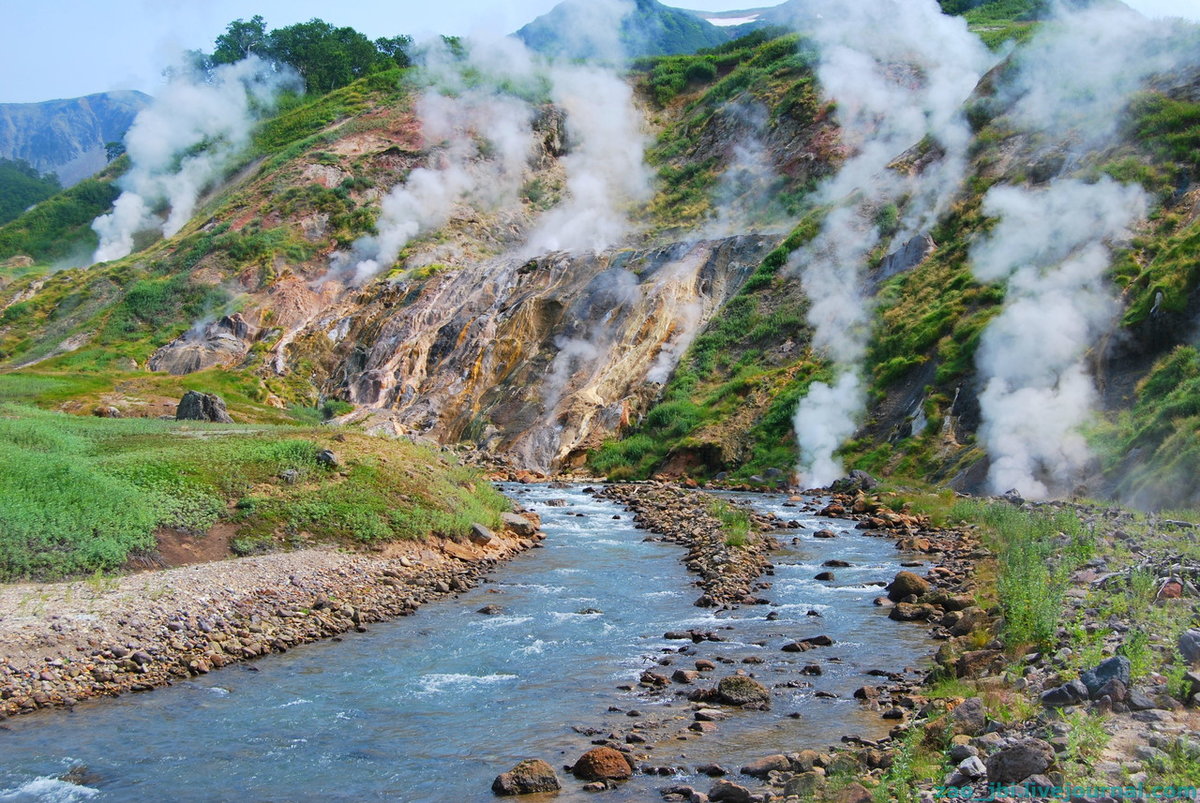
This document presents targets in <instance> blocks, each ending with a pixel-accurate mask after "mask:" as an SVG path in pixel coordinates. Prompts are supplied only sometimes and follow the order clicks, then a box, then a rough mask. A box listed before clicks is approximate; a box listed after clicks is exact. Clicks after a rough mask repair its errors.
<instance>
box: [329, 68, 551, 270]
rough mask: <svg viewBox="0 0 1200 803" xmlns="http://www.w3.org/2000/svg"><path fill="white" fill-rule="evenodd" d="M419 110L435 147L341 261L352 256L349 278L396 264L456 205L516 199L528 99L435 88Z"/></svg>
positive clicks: (525, 155) (489, 205)
mask: <svg viewBox="0 0 1200 803" xmlns="http://www.w3.org/2000/svg"><path fill="white" fill-rule="evenodd" d="M417 110H418V114H419V116H420V118H421V123H422V130H423V133H424V136H425V141H426V145H427V146H434V147H436V148H437V150H436V151H435V152H434V153H433V154H432V155H431V157H430V159H429V164H428V165H427V166H425V167H419V168H417V169H416V170H413V171H412V172H411V173H410V174H409V176H408V178H407V179H406V180H405V181H404V182H403V183H401V184H397V185H396V186H395V187H393V188H392V190H391V192H389V193H388V194H387V196H386V197H385V198H384V199H383V202H382V205H381V209H380V215H379V220H378V221H377V223H376V229H377V234H374V235H371V236H368V237H364V238H362V239H360V240H359V241H358V242H356V243H355V244H354V249H353V253H352V254H351V255H340V257H339V259H338V260H337V261H335V265H334V267H335V270H337V269H338V268H340V267H342V268H344V266H345V265H346V264H347V263H348V262H350V261H352V262H353V268H352V270H353V273H352V274H351V276H350V277H349V283H350V284H353V285H358V284H362V283H363V282H365V281H367V280H368V279H370V278H372V277H373V276H375V275H376V274H378V273H379V272H380V271H382V270H386V269H388V268H390V267H391V266H392V264H393V263H395V261H396V258H397V257H398V256H399V255H400V252H401V250H403V248H404V246H406V245H407V244H408V243H409V242H410V241H411V240H412V239H413V238H414V237H416V236H418V235H420V234H424V233H426V232H429V231H433V230H434V229H438V228H441V227H442V226H444V225H446V224H447V223H449V222H450V218H451V215H452V214H453V212H454V208H455V206H456V205H457V204H460V203H470V204H473V205H475V206H476V207H480V208H483V209H486V210H495V209H498V208H501V207H504V206H509V205H514V204H516V203H517V191H518V190H519V189H520V187H521V182H522V178H523V176H524V171H525V167H526V163H527V162H528V160H529V156H530V153H531V151H532V146H533V139H532V136H533V132H532V128H531V121H532V117H533V111H532V109H531V108H530V107H529V106H528V105H527V104H525V103H523V102H521V101H519V100H518V99H516V98H513V97H508V96H503V95H495V94H492V93H489V92H486V91H483V90H468V91H465V92H463V93H462V94H459V95H457V96H454V97H452V96H449V95H444V94H441V93H440V92H438V91H435V90H429V91H427V92H425V94H424V95H422V97H421V99H420V101H419V102H418V104H417ZM485 149H486V150H487V152H488V156H487V157H486V158H485V157H484V155H483V154H484V150H485Z"/></svg>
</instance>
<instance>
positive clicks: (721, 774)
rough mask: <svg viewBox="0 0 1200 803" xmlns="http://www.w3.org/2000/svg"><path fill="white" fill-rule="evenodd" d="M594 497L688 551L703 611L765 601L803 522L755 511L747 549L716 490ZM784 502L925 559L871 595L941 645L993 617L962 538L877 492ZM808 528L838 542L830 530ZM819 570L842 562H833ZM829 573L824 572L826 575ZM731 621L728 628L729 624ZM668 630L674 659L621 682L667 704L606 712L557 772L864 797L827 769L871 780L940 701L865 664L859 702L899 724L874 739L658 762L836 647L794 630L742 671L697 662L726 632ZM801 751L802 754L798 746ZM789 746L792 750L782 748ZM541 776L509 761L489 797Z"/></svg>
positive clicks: (808, 674)
mask: <svg viewBox="0 0 1200 803" xmlns="http://www.w3.org/2000/svg"><path fill="white" fill-rule="evenodd" d="M596 494H597V495H598V496H600V497H602V498H606V499H610V500H614V501H617V502H620V503H621V504H623V505H625V506H626V508H627V509H629V510H630V511H632V512H633V513H634V515H635V521H636V522H637V523H638V525H639V526H640V527H642V528H644V529H646V530H649V531H650V532H652V533H654V534H655V535H654V536H653V537H657V538H659V539H661V540H664V541H668V542H671V543H676V544H679V545H680V546H682V547H684V548H685V549H686V550H687V552H686V553H685V556H684V558H683V560H684V562H685V564H686V566H687V567H688V569H689V570H690V571H691V572H693V573H695V574H696V575H698V577H699V579H698V580H697V581H696V582H697V585H699V586H700V587H701V589H702V590H703V592H704V593H703V594H702V595H701V597H700V598H699V599H698V600H696V603H695V604H696V605H698V606H701V607H708V606H721V607H722V608H736V607H740V606H744V605H755V606H758V605H763V606H769V604H770V596H771V588H772V583H771V581H770V579H769V578H770V577H771V575H772V574H773V566H772V564H771V563H770V553H771V551H772V550H773V549H777V548H778V547H779V545H780V540H781V539H783V540H786V539H787V537H788V532H789V530H791V531H794V530H796V529H798V528H799V527H800V523H799V522H798V521H794V520H788V519H786V518H785V517H781V516H778V515H775V514H772V515H763V514H757V513H756V514H753V515H752V516H751V521H752V522H753V524H754V526H755V530H756V532H754V533H753V534H752V535H751V537H749V538H748V539H746V541H745V543H744V544H742V545H739V546H733V545H731V544H730V543H728V542H727V539H726V536H725V533H724V531H723V530H722V528H721V526H720V522H719V521H718V520H717V519H716V518H715V517H714V516H713V515H712V514H711V513H710V512H709V511H710V507H709V506H710V503H711V502H712V499H713V497H712V495H711V494H708V493H704V492H700V491H696V490H691V489H687V488H680V487H677V486H672V485H668V484H662V483H643V484H627V485H616V486H607V487H604V488H603V489H601V490H598V491H596ZM733 501H734V502H735V503H736V502H737V500H736V499H734V500H733ZM787 505H788V506H789V507H794V508H796V510H797V513H798V514H799V513H801V512H803V513H818V514H820V515H823V516H830V517H835V518H845V519H848V520H851V521H854V522H855V528H856V529H859V530H862V531H863V532H864V534H867V535H871V536H877V537H887V538H891V539H893V540H894V541H895V543H896V546H897V547H898V548H900V549H903V550H906V551H909V552H917V553H921V554H923V555H926V556H928V558H929V559H930V562H932V563H933V565H932V566H930V567H929V568H928V571H927V572H926V575H925V576H924V577H922V576H919V575H918V574H916V573H913V572H909V571H905V572H901V573H899V574H898V575H897V576H896V577H894V578H891V579H892V582H891V583H890V584H888V585H887V587H886V588H885V589H882V591H883V592H884V593H882V594H881V595H880V596H879V598H877V599H876V601H875V602H876V604H877V605H879V606H886V607H888V608H889V609H890V612H889V618H891V619H893V620H895V621H898V622H908V623H914V624H917V625H920V626H924V627H927V628H928V629H929V630H930V632H931V634H932V635H933V636H934V638H936V639H941V640H948V639H952V638H954V637H955V636H956V635H962V634H964V633H970V632H973V631H974V629H975V628H976V627H977V626H981V625H984V624H986V623H987V622H988V621H989V617H988V614H987V613H986V612H984V611H983V610H981V609H980V608H978V607H976V606H975V605H974V599H973V597H972V595H971V592H972V590H973V587H974V579H973V573H972V567H973V564H974V562H975V561H977V560H978V559H980V558H981V557H984V556H985V553H984V552H982V551H981V550H980V547H979V545H978V542H977V540H976V539H975V538H974V537H972V536H971V534H969V533H966V532H963V531H959V530H952V529H935V528H931V527H929V526H928V522H927V521H926V520H924V519H923V518H922V517H919V516H914V515H912V514H910V513H908V512H907V511H904V510H900V511H896V510H893V509H891V508H889V507H887V506H886V504H885V500H881V499H877V498H873V497H871V496H870V495H868V494H867V493H865V492H864V491H862V490H859V491H857V492H855V493H850V494H840V495H835V496H833V497H832V498H828V499H827V500H826V501H825V502H824V503H822V504H821V505H817V504H815V500H813V499H812V498H811V497H800V496H794V497H792V498H791V499H790V500H789V502H788V503H787ZM814 535H815V536H816V537H818V538H834V537H836V535H835V534H834V533H833V532H832V531H819V532H818V533H816V534H814ZM914 563H924V562H914ZM826 565H831V566H836V565H848V564H845V563H844V562H841V561H830V562H829V563H828V564H826ZM914 568H916V567H915V566H914ZM829 577H830V579H832V574H831V573H829ZM761 610H763V615H764V616H765V617H766V618H767V619H768V620H769V619H771V618H773V616H777V615H778V614H772V613H770V609H769V607H764V608H762V609H761ZM814 613H815V612H814ZM728 629H730V630H736V625H735V626H733V627H731V628H728ZM664 635H665V636H666V637H667V638H668V639H678V640H680V641H683V642H684V644H683V646H681V647H678V648H676V649H673V650H667V651H665V652H667V653H669V654H668V655H664V656H662V657H661V658H660V659H659V660H658V662H657V663H658V666H657V667H655V668H652V669H648V670H646V671H644V672H642V673H641V675H640V677H639V678H638V681H637V684H636V686H634V685H630V686H627V687H625V688H628V689H630V690H633V691H635V692H637V693H638V694H639V696H640V698H641V699H643V700H645V701H647V703H648V704H649V705H654V702H653V701H657V702H658V703H662V707H653V708H649V709H648V710H647V709H643V710H629V711H615V712H611V713H616V714H620V713H624V714H626V715H627V717H628V718H627V719H626V723H627V724H625V725H623V726H621V725H617V724H615V723H614V721H613V720H612V719H609V720H607V721H604V722H602V723H598V725H599V727H596V728H593V729H585V732H590V733H592V734H593V735H595V736H597V737H599V738H596V739H594V740H593V744H594V745H595V747H594V748H593V749H592V750H591V751H588V752H587V753H585V754H584V755H583V756H581V757H580V759H579V760H578V761H577V762H576V763H575V764H571V765H565V766H564V767H563V769H564V770H565V771H566V772H569V773H571V774H573V775H574V776H575V777H576V778H577V779H579V780H580V781H584V782H586V785H585V786H584V788H585V789H588V790H590V791H599V790H602V789H605V788H611V787H612V785H613V784H616V783H620V782H622V781H624V779H626V778H628V777H629V776H630V774H631V773H640V774H643V775H657V776H663V777H670V776H679V775H680V774H681V773H682V774H685V775H696V776H709V777H711V778H713V779H714V780H713V781H711V785H710V786H709V788H708V790H707V791H703V790H702V789H701V788H700V787H699V785H697V784H695V782H692V783H690V784H680V783H667V784H665V785H663V786H662V787H661V788H660V792H661V794H662V797H663V799H665V800H671V801H682V800H687V801H700V802H702V801H708V800H713V801H756V803H759V802H765V801H774V800H799V799H801V798H802V797H804V798H807V797H808V796H810V795H812V794H814V793H820V792H823V791H825V792H830V793H831V794H832V793H834V792H836V794H837V795H838V796H839V799H846V800H866V799H869V793H868V792H867V789H866V787H865V786H863V785H862V784H861V783H857V782H856V783H854V784H851V785H845V784H844V783H842V784H839V785H837V786H836V788H835V787H830V786H828V784H827V783H826V779H827V777H830V776H837V777H839V778H841V779H843V780H844V779H845V778H850V777H854V778H861V779H862V780H864V781H867V782H870V779H871V778H872V777H874V778H878V777H879V776H880V775H881V774H882V773H884V772H886V771H887V770H888V768H890V767H891V766H892V763H893V760H894V758H893V753H894V748H895V745H894V739H896V738H899V737H900V736H901V735H902V733H903V731H904V728H905V723H907V722H908V721H910V720H913V719H916V718H918V717H920V716H922V715H924V714H926V713H928V711H930V710H932V708H936V707H937V706H936V704H934V705H933V706H932V708H931V701H930V700H929V699H928V698H926V697H925V696H923V695H922V690H923V682H924V678H923V674H922V673H913V672H912V671H911V670H910V671H905V670H904V669H903V668H900V667H896V668H893V669H891V670H887V669H880V670H877V671H876V670H873V671H872V672H871V674H872V675H873V676H874V677H875V679H876V680H875V682H874V683H872V684H869V685H864V686H862V687H861V688H859V689H857V690H856V691H855V693H854V697H855V698H857V699H858V700H859V704H860V705H861V706H862V707H863V708H864V709H866V710H869V711H874V712H876V713H877V715H878V716H879V717H880V719H881V720H882V721H884V722H889V723H892V724H893V725H894V727H892V728H891V731H890V733H889V735H887V736H885V737H883V738H882V739H868V738H862V737H860V736H857V735H855V734H850V733H847V734H845V735H844V736H843V737H842V740H841V741H842V744H840V745H836V746H821V745H809V746H803V745H785V744H779V745H778V747H777V752H775V753H773V754H770V755H764V756H763V757H762V758H761V759H759V760H756V761H752V762H750V763H748V764H744V765H742V766H740V767H739V766H738V765H737V764H731V763H730V762H728V761H720V760H718V761H710V762H706V763H703V764H700V765H696V766H680V765H678V764H674V763H664V762H663V761H662V758H661V757H658V755H659V754H662V753H664V752H666V751H669V750H672V749H677V748H678V746H679V744H680V743H681V742H685V743H686V742H689V741H694V740H697V739H715V740H720V739H721V738H722V736H721V732H722V728H723V727H724V725H723V723H726V722H727V721H728V720H730V718H731V717H741V716H754V714H753V713H748V714H741V713H739V712H743V711H749V712H752V711H754V710H756V709H757V710H766V709H768V708H770V706H771V703H772V699H773V697H775V696H776V695H777V694H778V692H779V691H780V690H787V689H788V688H797V687H805V686H811V683H810V680H811V679H812V676H813V675H820V674H821V673H822V668H821V665H820V663H818V662H812V661H808V662H806V661H796V660H795V659H794V658H793V657H792V656H795V655H796V654H797V653H806V652H808V651H809V650H817V651H820V650H821V649H822V648H825V647H829V646H831V645H832V644H833V643H834V642H833V640H832V639H829V638H828V637H827V636H823V635H817V636H813V637H807V638H800V639H797V640H796V641H794V642H791V643H789V644H785V645H784V646H783V654H782V657H781V658H780V659H775V660H774V661H772V659H771V658H770V657H766V658H760V657H755V656H753V655H751V656H748V657H746V658H745V659H743V661H742V667H741V668H735V667H731V666H729V665H730V664H733V663H734V662H733V661H731V660H730V659H729V658H728V657H724V656H719V655H715V656H714V657H715V659H716V660H711V659H708V658H700V657H697V646H699V645H703V644H706V643H708V642H716V643H715V644H711V645H709V646H713V647H720V646H721V642H723V641H725V640H726V639H730V638H735V637H736V636H735V635H733V634H728V633H719V632H713V631H701V630H696V629H689V630H680V631H678V632H668V633H666V634H664ZM992 646H994V645H992ZM671 653H673V654H671ZM978 658H982V656H978V657H977V659H978ZM835 660H836V659H835ZM969 660H970V659H968V661H969ZM764 662H767V664H769V663H778V664H780V666H774V667H770V669H772V670H779V669H780V668H781V667H783V668H784V675H783V676H782V678H781V677H780V675H779V674H778V671H774V672H771V673H768V672H765V671H764V670H766V669H767V668H768V666H767V665H766V664H764ZM722 664H724V666H722ZM768 675H769V676H770V677H772V678H775V680H774V681H767V682H768V683H772V686H768V685H765V684H764V682H762V681H763V680H766V678H767V677H768ZM760 679H761V680H760ZM826 696H836V695H826ZM664 701H666V702H664ZM803 715H804V714H803V713H797V714H793V715H792V716H803ZM796 747H807V748H808V749H802V750H800V751H799V752H796V751H795V750H794V748H796ZM813 748H816V749H813ZM789 749H792V750H793V751H792V752H788V750H789ZM656 751H657V754H656ZM597 767H602V768H608V770H609V771H610V772H608V773H607V774H606V773H605V772H604V771H600V770H597ZM547 770H548V765H545V764H537V765H533V764H527V765H524V766H522V767H517V768H514V774H510V775H504V776H501V777H498V778H497V783H496V787H495V789H496V791H497V793H498V794H514V793H519V790H523V789H524V790H529V791H533V790H545V789H548V788H552V787H554V788H556V786H557V784H558V783H559V782H558V780H557V777H556V776H555V777H554V778H553V779H552V778H551V777H550V775H552V774H553V773H552V772H551V773H550V774H548V773H547ZM739 775H740V776H741V777H738V776H739Z"/></svg>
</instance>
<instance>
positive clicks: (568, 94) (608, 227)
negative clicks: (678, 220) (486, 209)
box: [524, 66, 650, 257]
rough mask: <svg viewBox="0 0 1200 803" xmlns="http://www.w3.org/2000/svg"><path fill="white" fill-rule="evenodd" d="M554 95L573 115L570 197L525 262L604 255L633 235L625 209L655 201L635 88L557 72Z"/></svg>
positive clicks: (536, 236)
mask: <svg viewBox="0 0 1200 803" xmlns="http://www.w3.org/2000/svg"><path fill="white" fill-rule="evenodd" d="M551 80H552V89H551V95H552V98H553V100H554V102H555V104H556V105H558V106H559V107H561V108H562V109H563V110H564V111H565V112H566V114H567V136H568V141H569V143H570V152H569V153H568V154H567V155H566V156H565V157H563V166H564V167H565V169H566V171H567V195H568V197H567V199H566V200H565V201H564V202H563V203H562V204H560V205H559V206H557V207H555V208H554V209H551V210H550V211H549V212H547V213H546V214H545V215H544V216H543V218H542V220H541V221H540V222H539V224H538V225H537V227H536V228H535V229H534V231H533V233H532V234H531V235H530V237H529V241H528V244H527V245H526V247H525V249H524V256H527V257H532V256H538V255H540V254H545V253H548V252H550V251H572V252H585V251H592V252H599V251H602V250H604V249H605V248H608V247H609V246H611V245H614V244H616V243H617V242H619V241H620V240H621V238H623V237H624V236H625V235H626V234H628V233H629V232H630V230H631V224H630V222H629V218H628V214H627V211H626V210H627V208H628V207H629V206H630V205H631V204H636V203H639V202H644V201H646V200H648V199H649V197H650V172H649V170H648V169H647V168H646V164H645V161H644V158H643V157H644V154H645V147H646V143H645V134H644V133H643V131H642V120H641V115H640V114H639V113H638V111H637V108H636V107H635V106H634V104H633V90H632V89H631V88H630V86H629V85H628V84H627V83H625V82H624V81H622V80H621V79H620V78H619V77H618V76H617V75H616V74H615V73H612V72H610V71H607V70H602V69H599V68H596V67H579V66H570V67H557V68H555V69H554V70H553V73H552V77H551Z"/></svg>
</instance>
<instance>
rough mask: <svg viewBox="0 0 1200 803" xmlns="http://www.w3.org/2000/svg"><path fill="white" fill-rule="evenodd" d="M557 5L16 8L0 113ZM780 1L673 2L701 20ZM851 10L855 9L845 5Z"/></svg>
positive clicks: (28, 2)
mask: <svg viewBox="0 0 1200 803" xmlns="http://www.w3.org/2000/svg"><path fill="white" fill-rule="evenodd" d="M557 2H558V0H506V1H505V2H499V3H498V2H496V0H434V2H428V1H427V0H340V2H337V3H333V2H330V0H24V1H23V2H17V1H16V0H14V2H11V3H7V4H6V5H7V6H8V8H6V9H5V10H4V12H3V20H4V24H3V26H2V27H0V103H27V102H36V101H42V100H51V99H54V98H71V97H79V96H81V95H87V94H91V93H93V92H105V91H108V90H113V89H140V90H142V91H144V92H149V93H151V94H153V93H154V92H155V90H156V89H157V87H158V86H159V85H160V83H161V80H162V79H161V75H162V70H163V68H164V67H165V66H166V65H167V64H169V63H170V62H171V61H172V56H173V54H175V53H178V52H179V51H180V50H184V49H191V50H205V51H211V50H212V46H213V40H214V39H215V38H216V37H217V35H218V34H220V33H221V32H222V31H224V30H225V26H226V25H227V24H229V22H231V21H232V20H235V19H238V18H244V19H249V18H250V17H252V16H254V15H255V14H261V15H262V16H263V18H264V19H265V20H266V22H267V25H268V27H270V28H278V27H282V26H285V25H291V24H292V23H296V22H305V21H307V20H309V19H312V18H313V17H320V18H321V19H323V20H325V21H326V22H329V23H332V24H334V25H338V26H342V25H349V26H351V27H353V28H356V29H358V30H359V31H362V32H363V33H365V34H367V35H368V36H369V37H371V38H372V39H375V38H377V37H380V36H395V35H397V34H402V33H403V34H409V35H414V36H420V35H421V34H432V33H443V34H458V35H466V34H471V33H476V32H486V33H489V34H493V35H494V34H503V33H511V32H512V31H514V30H516V29H517V28H519V27H521V26H522V25H524V24H525V23H526V22H528V21H530V20H531V19H533V18H534V17H536V16H538V15H540V14H544V13H545V12H546V11H549V10H550V9H551V8H552V7H553V6H554V5H556V4H557ZM778 2H779V0H740V1H739V0H685V1H683V2H671V3H669V5H679V6H684V7H687V8H693V9H698V10H704V11H722V10H734V9H739V8H746V7H759V8H761V7H763V6H769V5H776V4H777V3H778ZM847 2H853V0H847ZM1127 2H1128V3H1129V4H1130V5H1132V6H1134V7H1135V8H1138V9H1139V10H1141V11H1143V12H1144V13H1147V14H1150V15H1165V16H1185V17H1188V18H1191V19H1196V20H1200V0H1127Z"/></svg>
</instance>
